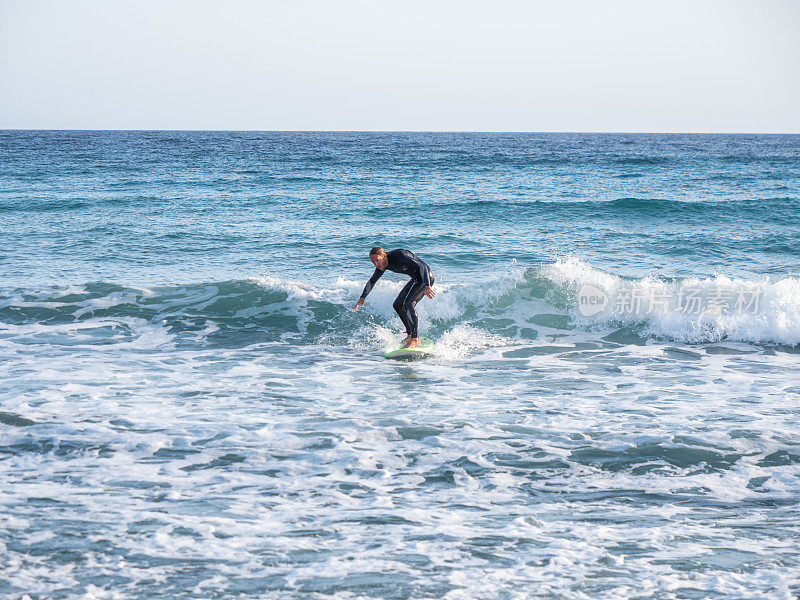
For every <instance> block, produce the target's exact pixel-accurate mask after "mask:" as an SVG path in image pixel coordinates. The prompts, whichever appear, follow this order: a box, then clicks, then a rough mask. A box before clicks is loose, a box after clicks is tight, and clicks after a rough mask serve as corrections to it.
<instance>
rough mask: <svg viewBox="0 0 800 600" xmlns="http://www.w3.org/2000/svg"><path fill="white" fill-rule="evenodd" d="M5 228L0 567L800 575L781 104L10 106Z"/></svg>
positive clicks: (352, 594) (163, 589) (791, 229)
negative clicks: (413, 292)
mask: <svg viewBox="0 0 800 600" xmlns="http://www.w3.org/2000/svg"><path fill="white" fill-rule="evenodd" d="M0 226H1V230H2V234H3V235H2V237H0V263H1V264H2V269H0V364H1V365H2V378H1V379H0V473H2V478H3V485H2V486H1V487H0V565H1V567H0V575H1V576H0V597H3V598H15V599H16V598H25V597H27V598H30V599H31V600H37V599H40V598H141V597H148V598H187V599H188V598H209V599H211V598H214V599H223V598H275V599H278V598H280V599H284V598H312V599H323V598H328V599H329V598H333V599H349V600H353V599H362V598H397V599H432V598H437V599H438V598H446V599H448V600H458V599H464V600H466V599H470V600H471V599H514V600H517V599H523V598H565V599H566V598H570V599H572V598H584V599H596V598H607V599H617V598H632V597H636V598H676V599H677V598H764V597H769V598H787V599H788V598H795V597H797V596H798V594H800V578H799V577H798V575H797V573H798V572H800V551H799V550H798V546H797V539H798V536H800V525H798V523H800V509H798V502H799V501H800V442H798V441H797V432H798V427H800V409H798V401H800V375H798V372H800V370H799V369H798V366H799V363H798V360H799V357H800V136H744V135H730V136H712V135H633V134H625V135H623V134H620V135H600V134H591V135H590V134H421V133H420V134H414V133H405V134H404V133H395V134H380V133H270V132H236V133H234V132H231V133H226V132H24V131H5V132H0ZM375 244H382V245H384V246H386V247H387V248H395V247H402V248H407V249H409V250H412V251H413V252H415V253H417V254H418V255H420V256H421V257H422V258H423V259H424V260H426V262H428V264H430V265H431V267H432V269H433V271H434V273H435V275H436V282H437V283H436V290H437V295H436V297H435V298H434V299H433V300H429V299H424V300H422V301H421V302H420V303H419V305H418V307H417V308H418V312H419V315H420V328H421V332H422V333H423V335H427V336H430V337H432V338H433V339H435V340H436V351H435V353H434V355H433V356H431V357H430V358H428V359H427V360H424V361H417V362H413V363H396V362H391V361H386V360H384V359H383V357H382V352H383V351H384V350H385V349H387V348H389V347H391V346H392V345H394V344H396V343H397V341H398V340H399V339H400V338H401V337H402V328H401V326H400V322H399V319H398V318H397V317H396V315H395V314H394V312H393V310H392V302H393V300H394V298H395V296H396V294H397V293H398V292H399V290H400V289H401V287H402V285H403V284H404V283H405V280H404V279H402V278H401V277H399V276H397V275H394V274H387V275H386V276H384V277H383V278H382V279H381V280H380V282H379V283H378V284H377V285H376V287H375V288H374V289H373V291H372V293H371V294H370V296H369V297H368V299H367V304H366V306H365V307H364V309H363V310H361V311H358V312H354V311H353V305H354V304H355V301H356V300H357V298H358V296H359V294H360V293H361V289H362V287H363V285H364V282H365V281H366V279H367V277H369V275H370V274H371V272H372V266H371V264H370V263H369V260H368V258H367V256H366V253H367V251H368V250H369V248H370V247H371V246H373V245H375ZM723 301H724V302H723Z"/></svg>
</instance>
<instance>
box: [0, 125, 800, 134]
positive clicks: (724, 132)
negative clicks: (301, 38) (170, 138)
mask: <svg viewBox="0 0 800 600" xmlns="http://www.w3.org/2000/svg"><path fill="white" fill-rule="evenodd" d="M0 131H3V132H5V131H65V132H66V131H75V132H92V131H93V132H132V133H133V132H165V133H166V132H173V133H191V132H194V133H502V134H531V133H533V134H552V133H561V134H608V135H624V134H628V135H800V131H613V130H595V131H577V130H550V131H533V130H521V129H520V130H489V129H486V130H479V129H217V128H212V129H202V128H190V129H183V128H178V129H138V128H137V129H130V128H102V127H97V128H94V127H93V128H85V129H76V128H72V127H55V128H42V127H4V128H0Z"/></svg>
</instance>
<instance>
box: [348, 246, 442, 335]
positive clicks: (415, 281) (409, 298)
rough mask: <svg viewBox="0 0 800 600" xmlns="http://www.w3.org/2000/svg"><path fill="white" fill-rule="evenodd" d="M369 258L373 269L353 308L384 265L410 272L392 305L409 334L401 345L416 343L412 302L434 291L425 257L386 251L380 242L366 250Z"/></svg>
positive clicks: (414, 315) (381, 273)
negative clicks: (378, 244)
mask: <svg viewBox="0 0 800 600" xmlns="http://www.w3.org/2000/svg"><path fill="white" fill-rule="evenodd" d="M369 259H370V260H371V261H372V264H373V265H375V272H374V273H373V274H372V277H370V278H369V281H368V282H367V285H365V286H364V291H363V292H361V298H359V299H358V302H356V306H355V308H354V309H353V310H358V309H359V308H361V307H362V306H364V300H365V299H366V297H367V294H369V293H370V291H372V286H374V285H375V282H377V281H378V279H380V278H381V275H383V274H384V273H385V272H386V270H387V269H388V270H389V271H393V272H394V273H403V274H405V275H408V276H410V277H411V281H409V282H408V283H407V284H406V285H405V287H403V289H402V290H400V293H399V294H398V295H397V298H396V299H395V301H394V304H393V305H392V307H393V308H394V310H395V312H397V314H398V315H399V316H400V320H401V321H402V322H403V325H405V327H406V333H407V334H408V335H406V338H405V339H404V340H403V343H402V345H401V346H400V347H401V348H415V347H417V346H419V345H420V341H419V331H418V327H417V324H418V320H417V311H416V310H414V306H416V304H417V302H419V301H420V300H421V299H422V296H427V297H428V298H433V297H434V296H435V295H436V292H434V291H433V287H432V286H433V283H434V278H433V272H432V271H431V268H430V267H429V266H428V265H427V264H425V261H423V260H422V259H421V258H419V257H418V256H416V255H415V254H414V253H413V252H409V251H408V250H401V249H397V250H391V251H389V252H386V250H384V249H383V248H381V247H380V246H375V247H374V248H372V250H370V251H369Z"/></svg>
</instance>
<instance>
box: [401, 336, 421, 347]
mask: <svg viewBox="0 0 800 600" xmlns="http://www.w3.org/2000/svg"><path fill="white" fill-rule="evenodd" d="M417 346H419V338H418V337H416V338H410V339H409V340H408V341H407V342H403V346H402V347H403V348H416V347H417Z"/></svg>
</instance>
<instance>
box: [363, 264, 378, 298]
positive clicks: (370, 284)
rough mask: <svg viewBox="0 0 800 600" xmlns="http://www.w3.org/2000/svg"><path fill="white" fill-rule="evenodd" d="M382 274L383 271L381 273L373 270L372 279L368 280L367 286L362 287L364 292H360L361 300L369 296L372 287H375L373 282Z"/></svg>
mask: <svg viewBox="0 0 800 600" xmlns="http://www.w3.org/2000/svg"><path fill="white" fill-rule="evenodd" d="M383 273H384V271H381V270H380V269H375V272H374V273H373V274H372V277H370V278H369V281H368V282H367V285H365V286H364V291H363V292H361V297H362V298H366V297H367V294H369V293H370V292H371V291H372V286H373V285H375V282H376V281H378V279H380V278H381V275H383Z"/></svg>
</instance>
